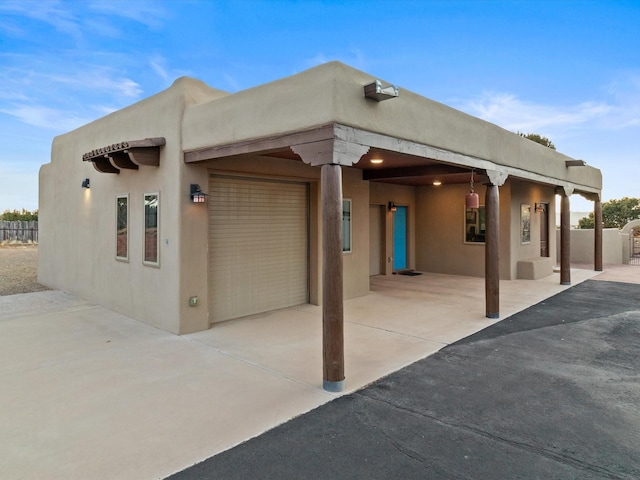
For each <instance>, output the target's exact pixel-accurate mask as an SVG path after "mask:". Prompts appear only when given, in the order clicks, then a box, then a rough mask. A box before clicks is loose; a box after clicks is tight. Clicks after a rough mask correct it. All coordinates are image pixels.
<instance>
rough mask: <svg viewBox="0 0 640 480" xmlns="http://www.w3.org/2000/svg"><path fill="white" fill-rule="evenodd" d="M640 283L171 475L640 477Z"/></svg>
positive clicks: (514, 325) (576, 292)
mask: <svg viewBox="0 0 640 480" xmlns="http://www.w3.org/2000/svg"><path fill="white" fill-rule="evenodd" d="M639 353H640V285H638V284H628V283H618V282H609V281H594V280H587V281H586V282H584V283H581V284H579V285H576V286H574V287H572V288H570V289H568V290H566V291H564V292H562V293H559V294H557V295H556V296H554V297H551V298H549V299H547V300H545V301H543V302H541V303H539V304H537V305H534V306H532V307H530V308H528V309H526V310H524V311H522V312H520V313H517V314H515V315H513V316H511V317H509V318H508V319H506V320H504V321H502V322H499V323H497V324H495V325H493V326H490V327H488V328H486V329H485V330H482V331H480V332H478V333H476V334H474V335H472V336H470V337H467V338H465V339H463V340H461V341H458V342H457V343H454V344H452V345H450V346H448V347H446V348H444V349H442V350H440V351H439V352H438V353H436V354H434V355H432V356H430V357H427V358H425V359H424V360H421V361H418V362H416V363H414V364H412V365H410V366H408V367H406V368H404V369H402V370H400V371H398V372H396V373H393V374H391V375H389V376H387V377H385V378H383V379H381V380H379V381H377V382H375V383H373V384H372V385H370V386H369V387H367V388H365V389H363V390H360V391H358V392H356V393H353V394H350V395H347V396H343V397H341V398H338V399H336V400H334V401H332V402H330V403H328V404H325V405H323V406H321V407H319V408H317V409H315V410H313V411H311V412H309V413H307V414H305V415H302V416H300V417H297V418H295V419H293V420H291V421H289V422H287V423H285V424H283V425H281V426H279V427H277V428H275V429H273V430H271V431H269V432H267V433H265V434H263V435H260V436H259V437H256V438H254V439H252V440H249V441H247V442H245V443H243V444H241V445H239V446H237V447H235V448H233V449H231V450H228V451H226V452H223V453H221V454H219V455H216V456H214V457H212V458H209V459H208V460H205V461H204V462H202V463H199V464H197V465H195V466H193V467H191V468H189V469H187V470H184V471H182V472H180V473H177V474H175V475H173V476H171V477H169V478H171V479H173V480H177V479H204V478H206V479H247V478H273V479H294V478H295V479H300V478H305V479H342V478H344V479H374V478H404V479H412V478H416V479H417V478H420V479H516V478H518V479H536V478H540V479H592V478H593V479H595V478H598V479H602V478H606V479H637V478H640V356H639Z"/></svg>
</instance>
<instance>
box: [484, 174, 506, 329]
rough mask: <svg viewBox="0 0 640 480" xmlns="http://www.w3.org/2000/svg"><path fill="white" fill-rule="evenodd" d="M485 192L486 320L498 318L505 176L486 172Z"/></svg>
mask: <svg viewBox="0 0 640 480" xmlns="http://www.w3.org/2000/svg"><path fill="white" fill-rule="evenodd" d="M487 176H488V177H489V183H488V184H487V190H486V192H485V199H484V208H485V221H486V228H485V243H484V293H485V307H486V316H487V318H499V317H500V192H499V187H500V186H501V185H504V182H505V181H506V179H507V174H506V173H502V172H496V171H492V170H487Z"/></svg>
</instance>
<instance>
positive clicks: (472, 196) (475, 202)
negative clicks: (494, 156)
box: [465, 169, 480, 208]
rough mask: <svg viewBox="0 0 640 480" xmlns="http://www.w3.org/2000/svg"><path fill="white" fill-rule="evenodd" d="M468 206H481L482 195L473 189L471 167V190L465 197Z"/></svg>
mask: <svg viewBox="0 0 640 480" xmlns="http://www.w3.org/2000/svg"><path fill="white" fill-rule="evenodd" d="M465 205H466V206H467V208H480V197H478V194H477V193H476V192H474V191H473V169H471V191H470V192H469V193H467V196H466V197H465Z"/></svg>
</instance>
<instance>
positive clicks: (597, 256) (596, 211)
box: [593, 198, 602, 272]
mask: <svg viewBox="0 0 640 480" xmlns="http://www.w3.org/2000/svg"><path fill="white" fill-rule="evenodd" d="M593 203H594V205H593V218H594V220H595V223H594V231H593V236H594V238H593V248H594V252H593V263H594V270H595V271H596V272H601V271H602V202H601V201H600V198H598V199H597V200H596V201H595V202H593Z"/></svg>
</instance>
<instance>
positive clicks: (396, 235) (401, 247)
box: [393, 207, 407, 270]
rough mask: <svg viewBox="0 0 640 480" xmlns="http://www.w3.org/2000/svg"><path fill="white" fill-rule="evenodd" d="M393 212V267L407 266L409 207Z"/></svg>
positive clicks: (395, 268) (398, 268)
mask: <svg viewBox="0 0 640 480" xmlns="http://www.w3.org/2000/svg"><path fill="white" fill-rule="evenodd" d="M396 208H397V210H396V211H395V213H394V214H393V269H394V270H402V269H403V268H407V207H396Z"/></svg>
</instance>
